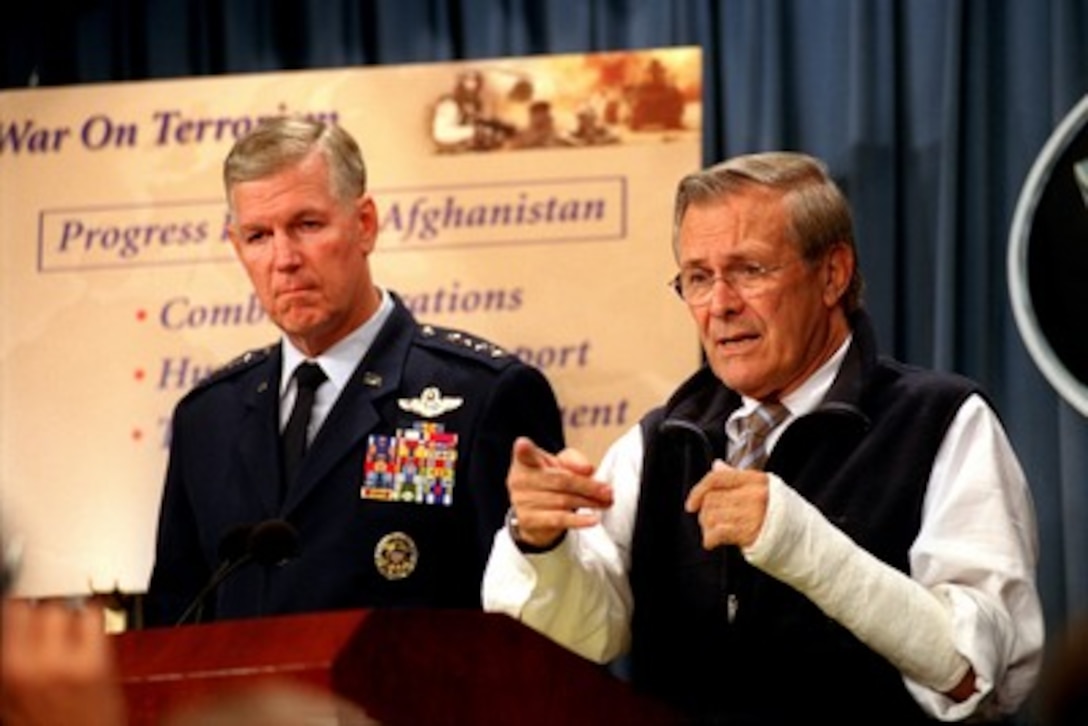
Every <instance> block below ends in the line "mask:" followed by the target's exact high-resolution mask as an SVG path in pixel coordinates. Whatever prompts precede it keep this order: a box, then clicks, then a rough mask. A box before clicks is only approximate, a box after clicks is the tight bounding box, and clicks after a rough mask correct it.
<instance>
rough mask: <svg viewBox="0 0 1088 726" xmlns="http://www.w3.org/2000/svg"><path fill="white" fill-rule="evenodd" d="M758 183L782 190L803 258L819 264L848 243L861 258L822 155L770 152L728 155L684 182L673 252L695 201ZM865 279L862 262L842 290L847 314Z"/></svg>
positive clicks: (847, 210) (678, 193)
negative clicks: (840, 245)
mask: <svg viewBox="0 0 1088 726" xmlns="http://www.w3.org/2000/svg"><path fill="white" fill-rule="evenodd" d="M753 187H760V188H764V189H768V190H772V191H778V192H780V193H781V197H782V202H783V206H784V208H785V210H786V213H787V215H788V217H789V220H788V226H789V230H790V234H791V236H792V237H793V241H794V243H795V244H796V245H797V246H798V249H799V251H800V253H801V257H802V258H803V259H805V260H807V261H809V262H816V261H818V260H820V259H822V258H823V256H824V255H825V254H827V252H828V251H829V250H830V249H831V248H832V247H833V246H835V245H836V244H844V245H846V246H847V247H848V248H849V249H850V250H851V251H852V252H853V254H854V258H855V260H856V259H857V247H856V245H855V242H854V221H853V215H852V213H851V211H850V205H849V203H848V202H847V201H846V197H845V196H844V195H843V193H842V191H841V190H840V189H839V187H838V185H837V184H836V183H835V181H834V180H833V179H832V178H831V176H830V175H829V174H828V171H827V167H826V166H825V165H824V163H823V162H821V161H820V160H819V159H816V158H814V157H812V156H808V155H806V154H800V153H794V152H785V151H772V152H764V153H759V154H748V155H745V156H737V157H734V158H732V159H728V160H726V161H723V162H721V163H719V164H716V165H714V166H711V167H709V168H707V169H703V170H700V171H697V172H694V173H692V174H688V175H687V176H685V177H684V178H683V179H681V180H680V184H679V186H678V187H677V190H676V206H675V210H674V213H673V229H672V246H673V254H675V255H677V256H678V255H679V251H680V225H681V224H682V222H683V220H684V214H685V213H686V212H687V210H688V207H690V206H691V205H692V204H705V203H708V202H715V201H721V200H722V199H724V198H726V197H728V196H730V195H732V194H736V193H738V192H741V191H744V190H748V189H752V188H753ZM863 288H864V280H863V278H862V275H861V272H860V270H859V269H858V265H857V264H855V265H854V275H853V277H852V278H851V279H850V284H849V285H848V286H847V288H846V291H845V292H844V293H843V298H842V304H843V307H844V308H845V310H846V312H847V313H852V312H854V311H855V310H857V309H858V308H859V307H861V295H862V289H863Z"/></svg>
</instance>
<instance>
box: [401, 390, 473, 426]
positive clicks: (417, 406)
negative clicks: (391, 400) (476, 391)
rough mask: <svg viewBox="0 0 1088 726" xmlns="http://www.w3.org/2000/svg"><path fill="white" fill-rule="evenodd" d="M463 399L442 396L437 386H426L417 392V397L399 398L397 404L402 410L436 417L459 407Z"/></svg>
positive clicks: (425, 416)
mask: <svg viewBox="0 0 1088 726" xmlns="http://www.w3.org/2000/svg"><path fill="white" fill-rule="evenodd" d="M464 402H465V399H463V398H461V397H460V396H443V395H442V391H440V390H438V386H428V387H427V388H424V389H423V391H422V392H421V393H420V394H419V398H400V399H397V405H398V406H400V408H401V410H402V411H408V412H410V413H417V414H419V415H420V416H422V417H423V418H437V417H438V416H441V415H442V414H444V413H449V412H450V411H454V410H456V409H458V408H460V407H461V404H462V403H464Z"/></svg>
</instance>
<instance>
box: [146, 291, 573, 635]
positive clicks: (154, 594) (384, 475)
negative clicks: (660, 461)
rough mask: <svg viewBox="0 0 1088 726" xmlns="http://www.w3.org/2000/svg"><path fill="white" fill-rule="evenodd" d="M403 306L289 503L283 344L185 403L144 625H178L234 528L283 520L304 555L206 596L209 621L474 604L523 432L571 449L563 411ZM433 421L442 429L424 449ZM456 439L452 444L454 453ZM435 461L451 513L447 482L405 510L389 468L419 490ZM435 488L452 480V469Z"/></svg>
mask: <svg viewBox="0 0 1088 726" xmlns="http://www.w3.org/2000/svg"><path fill="white" fill-rule="evenodd" d="M394 302H395V305H394V309H393V312H392V314H391V315H390V317H389V319H388V320H387V321H386V323H385V325H384V326H383V328H382V329H381V331H380V332H379V333H378V336H377V338H376V340H375V341H374V344H373V345H372V346H371V348H370V351H369V352H368V353H367V355H366V356H365V357H364V358H363V360H362V361H361V362H360V364H359V366H358V367H357V368H356V370H355V372H354V373H353V375H352V377H351V379H350V380H349V382H348V384H347V385H346V387H345V388H344V390H343V391H342V392H341V395H340V397H339V399H338V400H337V401H336V403H335V404H334V406H333V408H332V410H331V411H330V412H329V414H328V417H327V418H326V420H325V421H324V423H323V424H322V426H321V428H320V430H319V431H318V432H317V434H316V436H315V437H314V440H313V442H312V444H311V445H310V448H309V452H308V454H307V457H306V459H305V461H304V463H303V466H302V469H301V471H300V473H299V476H298V480H297V482H295V483H294V484H293V486H292V488H291V489H290V490H289V493H288V494H287V496H286V498H285V500H284V501H283V502H282V504H281V503H280V502H279V497H278V494H277V492H278V490H279V487H280V477H281V473H280V468H279V459H280V456H279V447H280V443H279V441H280V437H279V429H278V422H279V412H278V407H279V381H280V373H281V359H282V356H281V352H280V348H279V346H278V345H276V346H273V347H271V348H267V349H264V350H260V351H254V352H250V353H247V354H246V355H244V356H242V357H241V358H239V359H238V360H236V361H235V362H234V363H232V364H230V365H228V366H227V367H226V368H225V369H224V370H222V371H220V372H218V373H217V374H214V375H212V376H210V377H209V379H208V380H207V381H205V382H204V383H202V384H200V385H199V386H198V387H196V388H195V389H194V390H192V391H190V392H189V393H188V394H187V395H186V396H185V397H184V398H183V399H182V400H181V401H180V403H179V404H178V406H177V408H176V410H175V412H174V417H173V424H172V438H171V446H170V457H169V465H168V470H167V475H166V482H165V488H164V491H163V497H162V504H161V511H160V515H159V529H158V539H157V545H156V558H155V564H154V567H153V571H152V574H151V579H150V583H149V587H148V593H147V599H146V607H145V613H146V620H147V622H148V624H149V625H169V624H172V623H174V622H176V621H177V619H178V618H179V617H180V615H181V614H182V613H183V612H184V611H186V609H187V606H188V605H190V604H191V603H192V602H193V601H194V598H195V597H196V595H197V593H198V592H199V591H200V590H201V589H202V588H204V587H205V586H206V584H207V583H208V582H209V580H210V578H211V577H212V573H213V572H214V571H215V570H216V569H217V567H218V566H219V565H220V564H222V558H223V554H224V553H223V547H224V546H225V543H226V541H228V540H229V539H230V533H231V532H232V531H237V528H238V527H239V525H253V524H257V523H261V522H265V521H267V520H273V519H282V520H285V521H286V522H287V523H289V524H290V525H291V527H293V528H294V530H295V531H297V534H298V547H299V552H298V555H297V557H294V558H293V559H291V560H289V561H287V562H285V563H282V564H279V565H265V564H261V563H248V564H245V565H244V566H241V567H239V568H238V569H237V570H235V571H234V572H232V573H231V574H230V575H229V577H227V578H226V579H225V580H224V581H223V582H222V583H221V584H220V585H219V586H218V588H217V589H215V590H214V592H212V593H211V595H210V596H209V597H208V598H207V603H206V604H205V605H204V606H203V607H202V610H203V620H205V621H206V620H210V619H212V618H218V619H223V618H239V617H253V616H261V615H271V614H280V613H294V612H304V611H319V610H330V609H342V608H356V607H383V606H417V607H458V608H463V607H468V608H476V607H479V605H480V580H481V577H482V572H483V567H484V564H485V562H486V559H487V555H488V552H489V549H490V545H491V541H492V538H493V536H494V534H495V532H496V531H497V530H498V529H499V528H500V527H501V526H502V521H503V517H504V514H505V512H506V510H507V508H508V496H507V492H506V485H505V480H506V473H507V469H508V466H509V461H510V454H511V449H512V445H513V441H514V439H515V437H517V436H518V435H526V436H530V437H532V438H533V440H534V441H536V442H538V443H539V444H540V445H541V446H544V447H546V448H548V449H550V450H558V449H560V448H562V445H563V434H562V422H561V418H560V414H559V409H558V405H557V403H556V400H555V396H554V393H553V391H552V389H551V387H550V386H549V384H548V382H547V381H546V379H545V378H544V376H543V375H542V374H541V373H540V372H539V371H538V370H536V369H535V368H532V367H530V366H528V365H526V364H524V363H522V362H521V361H520V360H519V359H518V358H516V357H515V356H512V355H510V354H507V353H505V352H503V351H502V350H500V349H498V348H496V347H495V346H494V345H492V344H490V343H488V342H486V341H483V340H481V339H478V338H475V337H473V336H469V335H466V334H463V333H459V332H456V331H451V330H445V329H441V328H434V327H431V326H427V325H420V324H419V323H417V322H416V320H415V319H414V318H413V317H412V315H411V313H410V312H409V311H408V310H407V309H406V308H405V307H404V305H403V304H402V303H401V302H400V300H399V299H396V298H394ZM436 396H437V397H438V400H437V401H436V399H435V397H436ZM458 399H459V400H458ZM453 403H457V404H458V405H455V406H454V405H452V404H453ZM428 404H430V408H431V409H433V410H428ZM435 404H437V408H435ZM436 410H437V411H440V412H438V413H435V411H436ZM420 411H424V413H421V412H420ZM432 424H437V425H438V426H439V427H440V432H439V433H440V435H439V436H437V437H436V436H434V435H433V433H432V434H431V436H432V438H433V439H434V441H433V442H426V441H423V442H422V443H421V442H420V441H419V439H421V438H422V437H423V434H422V433H421V432H423V431H424V430H426V429H427V428H428V427H429V428H430V429H431V431H432V432H434V431H435V427H434V426H431V425H432ZM413 431H415V432H420V433H412V432H413ZM447 434H455V435H456V443H455V444H454V445H453V446H452V451H451V446H450V443H449V437H448V436H445V438H444V439H443V436H444V435H447ZM413 441H415V444H414V445H413V443H412V442H413ZM443 441H444V443H443ZM435 442H437V443H435ZM421 447H422V448H421ZM428 453H429V454H430V455H431V459H432V460H440V461H438V463H437V464H435V466H437V467H439V468H440V469H441V468H442V467H447V468H448V467H449V466H450V465H451V463H452V467H453V471H454V480H453V487H452V500H451V501H447V502H445V503H443V501H442V498H443V497H444V496H445V495H446V494H447V493H449V492H448V491H446V490H445V489H444V488H443V487H439V488H438V489H439V490H438V491H437V499H436V501H434V502H433V503H428V501H426V497H427V496H428V493H427V492H422V493H420V494H419V496H418V497H417V498H416V500H412V501H403V500H401V499H400V498H398V496H397V495H396V493H395V490H394V489H391V488H390V487H391V486H392V485H394V484H395V477H396V473H395V470H396V466H394V463H395V462H397V461H399V462H400V464H402V465H405V466H402V469H403V470H404V471H406V472H407V471H409V470H410V471H411V473H413V474H414V475H416V477H417V478H416V479H415V480H414V481H419V479H418V475H419V474H420V469H421V468H424V467H425V466H427V465H428V464H427V463H426V460H425V459H422V458H415V457H416V456H417V454H418V455H420V456H423V455H425V454H428ZM451 453H452V454H453V458H452V459H451V456H450V455H451ZM398 456H399V457H400V458H399V459H398V458H397V457H398ZM432 463H433V462H432ZM402 478H403V475H402ZM401 483H402V484H403V481H401ZM439 483H440V484H442V485H443V486H444V485H445V484H447V483H448V481H447V478H446V474H445V473H443V474H442V475H441V476H440V478H439ZM382 487H385V490H384V491H383V490H382ZM364 490H365V493H366V496H364ZM401 494H402V495H403V496H408V494H404V493H403V492H401ZM431 494H433V492H431ZM419 500H422V501H419ZM187 620H191V618H187Z"/></svg>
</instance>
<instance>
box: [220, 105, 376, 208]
mask: <svg viewBox="0 0 1088 726" xmlns="http://www.w3.org/2000/svg"><path fill="white" fill-rule="evenodd" d="M314 151H317V152H320V153H321V154H324V156H325V160H326V161H327V162H328V165H329V181H330V184H331V185H332V191H333V194H335V195H336V197H337V198H338V199H340V200H342V201H345V202H347V201H350V200H352V199H356V198H358V197H360V196H362V195H363V194H364V193H366V163H365V162H364V161H363V154H362V151H360V149H359V144H358V143H357V142H356V141H355V139H354V138H352V136H351V134H349V133H348V132H347V131H345V130H344V129H342V128H340V127H339V126H337V125H336V124H332V123H328V122H326V121H321V120H318V119H310V118H304V117H301V116H277V117H273V118H268V119H264V120H262V121H261V123H260V124H258V125H257V126H256V127H254V129H253V130H252V131H250V132H249V133H248V134H246V135H245V136H243V137H242V138H240V139H239V140H238V141H237V142H236V143H235V144H234V148H232V149H231V150H230V153H229V154H228V155H227V158H226V161H224V162H223V186H224V187H225V189H226V192H227V200H228V202H229V201H230V195H231V191H232V190H233V188H234V185H235V184H238V183H240V182H247V181H256V180H258V179H264V178H266V177H269V176H271V175H273V174H276V173H278V172H280V171H283V170H284V169H287V168H290V167H292V166H294V165H295V164H298V163H300V162H301V161H302V160H304V159H305V158H306V157H308V156H309V155H310V154H311V153H313V152H314Z"/></svg>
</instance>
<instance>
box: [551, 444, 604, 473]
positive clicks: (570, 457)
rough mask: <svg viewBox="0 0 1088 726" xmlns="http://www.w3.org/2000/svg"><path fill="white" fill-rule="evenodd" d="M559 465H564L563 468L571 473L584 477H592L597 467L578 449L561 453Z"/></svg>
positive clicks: (564, 450)
mask: <svg viewBox="0 0 1088 726" xmlns="http://www.w3.org/2000/svg"><path fill="white" fill-rule="evenodd" d="M557 458H558V459H559V463H560V464H562V465H563V468H565V469H567V471H571V472H573V473H575V474H581V475H582V476H590V475H591V474H593V471H594V470H595V469H596V467H595V466H594V465H593V463H592V462H591V461H590V460H589V459H587V458H586V455H585V454H583V453H582V452H581V451H579V450H578V449H563V450H562V451H560V452H559V456H558V457H557Z"/></svg>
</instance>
